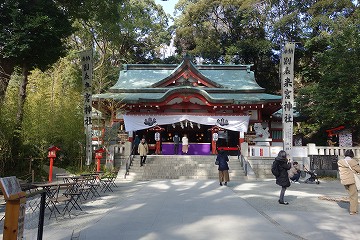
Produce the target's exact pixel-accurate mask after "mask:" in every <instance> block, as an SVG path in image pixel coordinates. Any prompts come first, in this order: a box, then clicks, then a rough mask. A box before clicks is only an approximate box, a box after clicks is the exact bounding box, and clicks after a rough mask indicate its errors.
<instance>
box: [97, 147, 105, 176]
mask: <svg viewBox="0 0 360 240" xmlns="http://www.w3.org/2000/svg"><path fill="white" fill-rule="evenodd" d="M103 152H105V149H103V148H99V149H98V150H95V158H96V171H97V172H100V159H101V158H102V153H103Z"/></svg>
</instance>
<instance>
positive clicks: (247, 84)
mask: <svg viewBox="0 0 360 240" xmlns="http://www.w3.org/2000/svg"><path fill="white" fill-rule="evenodd" d="M185 63H186V62H185V60H184V61H183V62H182V63H181V64H180V65H176V64H131V65H124V66H123V69H122V70H121V71H120V75H119V79H118V81H117V83H116V84H115V85H114V86H113V87H111V88H110V90H109V92H108V93H104V94H97V95H94V96H93V99H94V100H96V98H102V99H114V100H122V101H123V102H125V103H136V102H138V101H139V100H140V101H143V102H146V101H153V102H156V101H160V100H161V99H164V98H166V95H168V94H170V93H173V92H175V91H178V92H180V93H182V92H189V91H190V92H197V93H199V94H202V95H203V96H204V97H205V98H208V99H209V100H211V101H215V102H216V101H227V102H228V101H231V102H233V103H235V104H237V103H238V104H241V103H244V104H246V103H259V102H265V101H279V100H281V96H277V95H271V94H266V93H264V90H265V89H263V88H262V87H260V86H259V85H258V84H257V82H256V81H255V77H254V72H253V71H250V67H251V65H194V64H193V63H191V62H187V64H188V65H186V66H190V67H191V68H192V69H195V70H194V71H198V73H197V74H199V73H200V74H201V75H203V76H200V77H202V78H203V79H204V80H205V81H212V82H213V83H216V85H217V87H214V88H207V87H204V86H202V87H193V86H171V87H152V86H162V83H163V82H164V81H165V82H166V81H168V79H171V77H172V75H174V76H175V75H176V74H177V73H178V72H179V71H180V70H181V69H182V67H183V66H185ZM212 85H213V84H212Z"/></svg>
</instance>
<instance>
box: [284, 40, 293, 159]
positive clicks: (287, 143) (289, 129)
mask: <svg viewBox="0 0 360 240" xmlns="http://www.w3.org/2000/svg"><path fill="white" fill-rule="evenodd" d="M294 51H295V44H294V43H287V44H285V47H284V50H283V52H282V55H281V85H282V86H281V88H282V123H283V141H284V150H285V151H286V152H288V153H289V154H291V149H292V141H293V121H294V111H293V108H294Z"/></svg>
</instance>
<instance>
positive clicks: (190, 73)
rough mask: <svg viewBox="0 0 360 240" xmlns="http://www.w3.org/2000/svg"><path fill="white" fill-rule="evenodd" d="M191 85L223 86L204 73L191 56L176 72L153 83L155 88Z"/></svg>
mask: <svg viewBox="0 0 360 240" xmlns="http://www.w3.org/2000/svg"><path fill="white" fill-rule="evenodd" d="M181 86H190V87H198V88H202V87H203V88H222V86H221V85H220V84H218V83H216V82H214V81H211V80H210V79H208V78H207V77H205V76H204V75H202V74H201V73H200V72H199V71H198V70H197V68H196V67H195V66H194V64H193V63H192V62H191V61H190V59H189V58H185V59H184V61H183V62H182V63H181V64H180V65H179V66H178V67H177V68H176V69H175V70H174V72H173V73H172V74H171V75H170V76H168V77H166V78H165V79H163V80H162V81H160V82H157V83H155V84H153V85H152V86H151V87H153V88H159V87H160V88H163V87H181Z"/></svg>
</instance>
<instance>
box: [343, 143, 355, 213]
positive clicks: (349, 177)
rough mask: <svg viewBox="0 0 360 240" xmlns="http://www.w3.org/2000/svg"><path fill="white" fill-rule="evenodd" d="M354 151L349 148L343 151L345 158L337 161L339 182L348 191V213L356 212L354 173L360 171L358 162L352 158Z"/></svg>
mask: <svg viewBox="0 0 360 240" xmlns="http://www.w3.org/2000/svg"><path fill="white" fill-rule="evenodd" d="M353 157H354V152H353V151H352V150H351V149H348V150H346V151H345V158H344V159H340V160H339V161H338V167H339V175H340V181H341V184H342V185H344V187H345V189H346V190H347V191H348V193H349V199H350V208H349V212H350V215H355V214H357V213H358V205H359V203H358V190H357V188H356V185H355V177H354V173H360V165H359V163H358V162H357V161H356V160H355V159H353Z"/></svg>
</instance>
